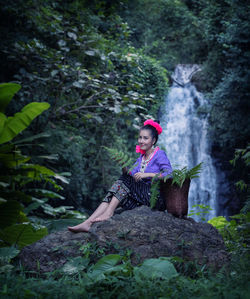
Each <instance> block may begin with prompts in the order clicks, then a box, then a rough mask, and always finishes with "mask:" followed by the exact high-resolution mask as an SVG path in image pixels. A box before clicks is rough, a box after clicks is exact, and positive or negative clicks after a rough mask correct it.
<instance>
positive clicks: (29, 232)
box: [0, 84, 67, 248]
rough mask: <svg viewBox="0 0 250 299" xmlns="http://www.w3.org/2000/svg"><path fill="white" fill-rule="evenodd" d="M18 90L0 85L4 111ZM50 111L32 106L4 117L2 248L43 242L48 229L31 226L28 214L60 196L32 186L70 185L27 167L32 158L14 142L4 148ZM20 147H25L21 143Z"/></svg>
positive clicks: (0, 191) (0, 154)
mask: <svg viewBox="0 0 250 299" xmlns="http://www.w3.org/2000/svg"><path fill="white" fill-rule="evenodd" d="M19 88H20V85H18V84H1V85H0V99H1V101H2V102H1V104H0V106H1V107H2V109H1V111H4V110H5V108H6V105H7V104H8V103H9V102H10V101H11V99H12V97H13V96H14V94H15V92H16V91H17V90H19ZM48 107H49V104H47V103H30V104H28V105H26V106H25V107H24V108H23V110H22V112H20V113H17V114H15V116H14V117H8V118H7V117H6V116H5V115H4V114H3V113H1V115H4V116H5V118H6V121H5V123H4V125H3V130H4V131H3V133H2V134H1V137H0V143H1V145H0V165H1V170H0V182H1V184H0V198H1V201H0V216H1V217H0V218H1V220H0V247H6V245H7V246H11V245H13V244H14V245H15V246H17V247H18V248H22V247H24V246H26V245H28V244H31V243H33V242H35V241H37V240H39V239H41V238H42V237H44V236H45V235H47V233H48V232H47V229H46V227H44V226H42V225H36V224H34V223H31V222H30V220H29V218H28V217H27V215H26V214H25V212H26V213H29V212H30V211H32V210H34V209H36V208H38V207H40V206H42V205H43V204H44V202H46V201H47V199H46V198H43V196H44V193H46V195H48V194H49V195H50V196H53V197H60V196H59V195H57V194H56V193H53V192H50V191H47V192H46V191H45V190H44V189H38V188H35V189H33V190H32V188H30V187H31V183H33V184H34V183H35V182H36V183H39V182H42V183H44V182H45V183H47V184H51V185H53V186H54V187H55V188H57V189H58V190H60V189H61V188H62V187H61V186H59V185H58V184H57V183H56V181H55V179H60V180H62V181H63V182H64V183H67V180H66V179H65V178H64V177H62V176H60V175H57V174H56V173H55V172H54V171H52V170H50V169H48V168H46V167H44V166H41V165H38V164H31V163H27V162H28V161H29V160H30V159H31V158H30V157H28V156H24V155H23V154H22V153H21V151H20V150H19V148H18V147H17V145H15V144H14V143H13V142H9V143H8V144H5V143H6V142H8V141H11V140H12V139H13V138H14V137H16V135H18V134H19V133H20V132H21V131H22V130H24V129H26V128H27V126H29V124H30V122H31V121H32V120H33V119H34V118H36V117H37V116H38V115H39V114H41V113H42V112H43V111H44V110H46V109H48ZM39 137H41V135H40V136H39ZM34 139H36V137H33V138H31V137H30V138H29V139H24V142H27V141H29V142H30V141H32V140H34ZM17 144H18V146H20V147H21V146H22V145H23V146H24V145H25V144H24V143H22V142H21V141H19V142H17ZM27 186H29V187H27ZM39 190H40V191H39ZM41 190H42V191H41ZM32 191H34V193H35V194H36V195H38V193H39V192H40V193H43V194H42V198H41V199H38V198H36V197H33V196H34V193H33V192H32ZM60 198H62V197H60ZM24 207H25V209H24Z"/></svg>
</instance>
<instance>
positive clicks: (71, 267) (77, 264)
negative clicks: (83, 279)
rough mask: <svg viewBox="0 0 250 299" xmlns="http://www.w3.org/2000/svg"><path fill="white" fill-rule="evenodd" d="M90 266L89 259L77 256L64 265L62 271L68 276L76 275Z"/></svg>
mask: <svg viewBox="0 0 250 299" xmlns="http://www.w3.org/2000/svg"><path fill="white" fill-rule="evenodd" d="M88 264H89V259H87V258H83V257H81V256H77V257H75V258H72V259H71V260H70V261H68V262H67V263H66V264H64V265H63V267H62V271H63V272H64V273H65V274H68V275H72V274H76V273H78V272H80V271H83V270H84V269H86V267H87V266H88Z"/></svg>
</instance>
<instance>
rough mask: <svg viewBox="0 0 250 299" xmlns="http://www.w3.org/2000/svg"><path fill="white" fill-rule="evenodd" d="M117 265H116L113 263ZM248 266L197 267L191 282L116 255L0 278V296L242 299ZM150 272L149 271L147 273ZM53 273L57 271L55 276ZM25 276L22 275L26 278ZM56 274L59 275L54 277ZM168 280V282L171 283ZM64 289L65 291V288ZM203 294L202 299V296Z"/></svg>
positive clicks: (160, 264) (157, 264) (162, 263)
mask: <svg viewBox="0 0 250 299" xmlns="http://www.w3.org/2000/svg"><path fill="white" fill-rule="evenodd" d="M119 261H121V262H120V264H118V265H117V262H119ZM248 266H249V262H247V261H246V262H245V263H243V262H238V265H234V266H233V267H231V268H230V269H227V270H220V271H219V272H217V273H210V272H206V271H202V270H198V269H197V268H195V267H194V268H193V270H194V271H197V272H198V271H199V273H200V276H199V277H198V278H196V279H194V278H191V277H188V276H185V275H183V274H182V273H179V274H177V272H176V270H175V267H174V266H173V264H172V263H171V262H170V261H169V259H167V258H159V259H150V260H145V261H144V262H143V264H142V265H138V266H136V267H133V266H132V265H131V263H130V262H129V261H127V260H126V259H124V257H122V256H119V255H108V256H105V257H103V258H101V259H100V260H99V261H98V262H97V263H96V264H95V265H92V264H90V263H89V260H88V259H87V258H86V257H81V256H78V257H75V258H73V259H72V260H70V261H68V262H67V263H66V264H65V265H64V266H63V267H62V269H60V270H57V273H56V272H54V273H47V276H45V277H43V278H42V277H40V276H39V273H34V272H33V273H32V274H33V276H32V277H30V276H28V277H26V276H25V272H21V274H17V273H16V274H15V273H14V271H12V272H9V273H1V274H0V281H1V282H2V284H1V286H2V287H1V289H0V294H1V297H2V298H8V297H13V298H14V297H25V296H26V297H27V296H28V295H29V296H33V297H38V296H39V297H48V298H55V297H66V298H79V297H84V298H91V297H93V298H95V297H96V298H97V297H98V298H135V297H136V298H187V297H188V298H197V297H201V298H202V297H204V296H205V297H204V298H221V297H224V298H243V299H245V298H248V292H249V290H250V288H249V284H248V279H249V274H248V273H247V269H248ZM150 268H151V269H152V271H150ZM58 271H59V272H58ZM27 274H28V273H27ZM59 274H60V275H59ZM171 277H172V278H171ZM65 285H67V288H65ZM204 294H205V295H204Z"/></svg>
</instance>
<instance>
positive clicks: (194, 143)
mask: <svg viewBox="0 0 250 299" xmlns="http://www.w3.org/2000/svg"><path fill="white" fill-rule="evenodd" d="M199 70H200V68H199V66H198V65H178V66H177V67H176V69H175V72H174V74H173V75H172V79H173V85H172V87H171V89H170V91H169V93H168V95H167V97H166V101H165V107H164V108H163V110H162V111H161V114H162V117H161V118H160V121H161V125H162V128H163V133H162V134H161V135H160V140H159V142H160V145H161V146H162V147H163V148H164V149H165V150H166V152H167V155H168V157H169V160H170V161H171V164H172V166H173V168H177V169H181V168H183V167H184V166H187V167H188V168H193V167H194V166H196V165H197V164H199V163H200V162H203V166H202V171H201V174H200V176H199V178H195V179H193V180H192V181H191V186H190V190H189V212H190V210H191V209H192V210H195V212H196V213H197V212H199V211H201V209H200V208H199V207H197V208H192V206H193V205H197V204H202V205H206V206H210V208H211V209H212V210H211V211H209V213H208V214H205V215H202V217H204V218H205V219H206V220H208V219H211V218H212V217H215V216H216V214H217V204H216V202H217V198H216V197H217V194H216V193H217V192H216V176H217V173H216V168H215V166H214V164H213V160H212V158H211V156H210V144H209V140H208V138H207V128H208V119H207V118H208V116H207V115H204V114H202V115H199V113H197V111H198V110H197V109H198V108H199V107H200V106H203V105H206V103H207V102H206V99H205V98H204V96H203V95H202V94H201V93H199V92H198V91H197V90H196V88H195V86H194V85H193V84H191V83H190V80H191V78H192V75H193V74H194V73H195V72H197V71H199ZM192 217H193V218H195V219H196V220H200V219H201V217H200V216H197V215H196V216H192Z"/></svg>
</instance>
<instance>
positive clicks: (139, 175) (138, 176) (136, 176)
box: [134, 172, 148, 182]
mask: <svg viewBox="0 0 250 299" xmlns="http://www.w3.org/2000/svg"><path fill="white" fill-rule="evenodd" d="M147 177H148V175H147V173H143V172H137V173H135V174H134V179H135V180H136V182H138V181H140V180H142V179H145V178H147Z"/></svg>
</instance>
